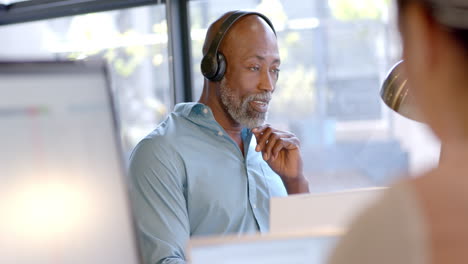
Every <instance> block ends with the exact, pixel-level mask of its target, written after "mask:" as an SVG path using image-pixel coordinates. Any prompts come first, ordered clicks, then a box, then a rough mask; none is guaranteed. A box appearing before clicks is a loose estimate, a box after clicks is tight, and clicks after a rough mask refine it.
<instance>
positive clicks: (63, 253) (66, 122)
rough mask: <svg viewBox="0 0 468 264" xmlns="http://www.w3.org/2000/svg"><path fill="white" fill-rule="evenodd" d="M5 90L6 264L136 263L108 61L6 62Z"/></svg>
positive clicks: (1, 190) (0, 247) (1, 199)
mask: <svg viewBox="0 0 468 264" xmlns="http://www.w3.org/2000/svg"><path fill="white" fill-rule="evenodd" d="M0 94H1V96H0V149H1V151H0V263H2V264H10V263H15V264H26V263H34V264H52V263H60V264H71V263H76V264H78V263H79V264H82V263H113V264H117V263H122V264H123V263H125V264H133V263H137V262H138V254H137V253H136V252H137V250H136V248H135V247H136V243H135V237H134V232H133V223H132V218H131V214H130V210H129V207H128V204H129V203H128V201H127V193H126V192H127V189H126V184H125V178H124V175H123V172H124V170H123V166H122V162H121V152H120V148H119V144H118V142H119V138H118V133H117V129H116V127H117V126H116V125H115V124H116V123H115V115H114V111H113V108H112V100H111V97H110V90H109V85H108V81H107V78H106V70H105V67H104V65H103V64H99V63H97V64H96V63H93V64H90V63H84V62H81V63H80V62H35V63H0Z"/></svg>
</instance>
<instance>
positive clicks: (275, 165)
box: [252, 124, 309, 194]
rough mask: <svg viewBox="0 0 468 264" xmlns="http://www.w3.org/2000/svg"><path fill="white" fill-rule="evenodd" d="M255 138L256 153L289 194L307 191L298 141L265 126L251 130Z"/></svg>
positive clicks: (291, 135)
mask: <svg viewBox="0 0 468 264" xmlns="http://www.w3.org/2000/svg"><path fill="white" fill-rule="evenodd" d="M252 132H253V133H254V135H255V137H256V138H257V147H256V148H255V150H256V151H257V152H260V151H261V152H262V156H263V159H264V160H265V161H266V162H267V163H268V165H269V166H270V167H271V169H272V170H273V171H274V172H276V173H277V174H278V175H279V176H281V179H282V180H283V182H284V185H285V186H286V189H287V190H288V193H289V194H292V193H303V192H308V191H309V186H308V182H307V180H306V179H305V177H304V175H303V171H302V158H301V151H300V142H299V139H298V138H297V137H296V136H295V135H294V134H292V133H290V132H285V131H280V130H278V129H274V128H272V127H271V126H270V125H268V124H266V125H263V126H260V127H257V128H254V129H252Z"/></svg>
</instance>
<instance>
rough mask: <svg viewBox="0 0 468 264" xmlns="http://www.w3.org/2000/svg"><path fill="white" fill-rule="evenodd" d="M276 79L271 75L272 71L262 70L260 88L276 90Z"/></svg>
mask: <svg viewBox="0 0 468 264" xmlns="http://www.w3.org/2000/svg"><path fill="white" fill-rule="evenodd" d="M275 85H276V81H275V79H274V77H273V76H271V73H270V71H268V70H266V71H262V74H261V77H260V83H259V87H258V88H259V89H260V90H263V91H269V92H273V91H274V90H275Z"/></svg>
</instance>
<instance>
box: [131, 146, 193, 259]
mask: <svg viewBox="0 0 468 264" xmlns="http://www.w3.org/2000/svg"><path fill="white" fill-rule="evenodd" d="M129 176H130V197H131V201H132V205H133V211H134V214H135V217H136V224H137V230H138V237H139V240H140V249H141V253H142V257H143V260H144V262H145V263H147V264H184V263H185V255H184V248H185V246H186V243H187V241H188V239H189V237H190V225H189V220H188V213H187V205H186V199H185V195H184V181H185V180H184V179H185V169H184V165H183V161H182V160H181V159H180V157H178V155H177V152H176V151H174V150H171V149H170V148H168V147H167V146H166V147H165V146H164V145H163V144H156V143H155V142H154V140H151V139H145V140H143V141H142V142H140V143H139V144H138V146H137V147H136V148H135V150H134V152H133V153H132V156H131V157H130V166H129Z"/></svg>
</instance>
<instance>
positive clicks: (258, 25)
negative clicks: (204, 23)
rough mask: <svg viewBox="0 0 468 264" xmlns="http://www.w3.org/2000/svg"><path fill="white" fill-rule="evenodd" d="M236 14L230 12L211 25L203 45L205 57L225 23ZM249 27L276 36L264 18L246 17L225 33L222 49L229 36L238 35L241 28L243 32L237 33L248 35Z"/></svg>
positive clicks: (252, 15) (253, 15)
mask: <svg viewBox="0 0 468 264" xmlns="http://www.w3.org/2000/svg"><path fill="white" fill-rule="evenodd" d="M235 12H236V11H229V12H227V13H225V14H223V15H222V16H221V17H219V18H218V19H217V20H215V22H213V23H212V24H211V25H210V27H209V28H208V31H207V33H206V37H205V42H204V44H203V55H206V54H207V53H208V50H209V48H210V46H211V44H212V43H213V40H214V39H215V37H216V35H217V33H218V32H219V31H220V30H221V26H222V24H223V22H224V21H225V20H226V19H227V18H228V17H229V16H231V15H232V14H234V13H235ZM246 21H247V24H246ZM242 22H243V23H242ZM242 24H243V25H242ZM246 25H247V27H246ZM249 26H250V28H251V29H253V30H254V31H257V33H258V31H259V30H260V29H263V32H271V33H273V34H275V33H274V31H273V29H272V28H271V27H270V26H269V25H268V23H267V22H266V21H265V20H264V19H263V18H261V17H259V16H257V15H255V14H251V15H246V16H244V17H241V18H240V19H239V20H237V21H236V22H234V24H233V25H232V26H231V27H230V28H229V29H228V31H227V32H226V33H225V36H224V38H223V40H222V41H221V44H220V47H222V46H224V45H223V44H224V43H226V42H228V40H226V39H227V38H228V36H229V35H237V34H236V31H239V28H240V29H241V32H237V33H241V34H245V33H246V32H245V29H246V28H247V29H248V28H249ZM233 33H234V34H233Z"/></svg>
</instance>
